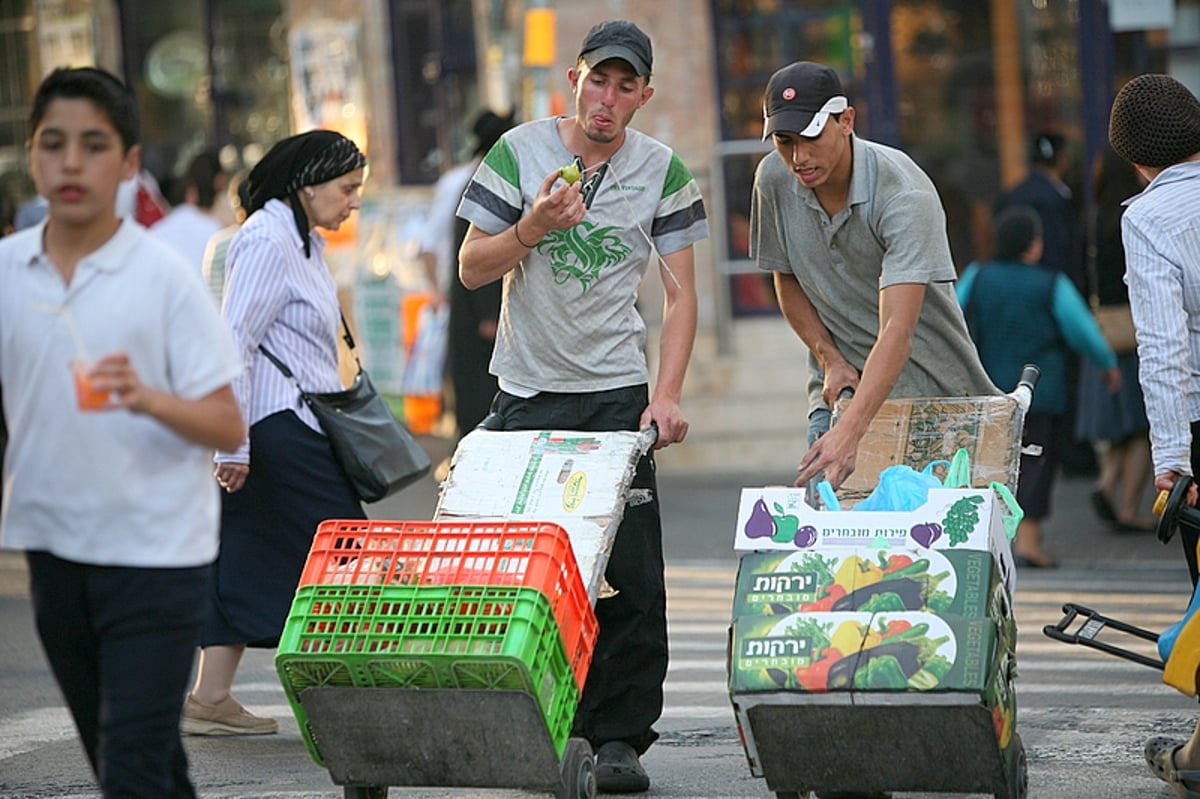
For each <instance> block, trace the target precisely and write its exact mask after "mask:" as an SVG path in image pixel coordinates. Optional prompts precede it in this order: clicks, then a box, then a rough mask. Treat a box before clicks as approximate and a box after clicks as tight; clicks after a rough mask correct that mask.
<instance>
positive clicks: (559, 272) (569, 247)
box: [537, 220, 632, 294]
mask: <svg viewBox="0 0 1200 799" xmlns="http://www.w3.org/2000/svg"><path fill="white" fill-rule="evenodd" d="M619 230H620V228H619V227H617V226H608V227H597V226H596V224H595V223H591V222H588V221H586V220H584V221H583V222H580V223H579V224H578V225H575V226H574V227H571V228H568V229H566V230H552V231H550V233H549V235H547V236H546V238H545V239H543V240H542V242H541V243H540V244H539V245H538V248H537V249H538V252H539V253H540V254H541V255H544V256H545V257H546V258H548V259H549V261H550V270H551V271H552V272H553V273H554V282H555V283H557V284H558V285H560V286H561V285H563V284H564V283H566V282H567V281H569V280H571V278H575V279H577V280H578V281H579V285H580V286H581V287H582V289H583V292H584V293H585V294H586V293H587V290H588V289H589V288H591V287H592V284H593V283H595V282H596V280H597V279H599V277H600V272H601V271H603V270H604V269H605V268H606V267H609V266H613V265H614V264H616V263H618V262H620V261H621V259H622V258H624V257H625V256H626V255H629V253H630V252H631V250H632V248H631V247H630V246H629V245H627V244H625V243H624V242H623V241H621V237H620V235H619V234H618V232H617V231H619Z"/></svg>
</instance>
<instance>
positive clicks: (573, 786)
mask: <svg viewBox="0 0 1200 799" xmlns="http://www.w3.org/2000/svg"><path fill="white" fill-rule="evenodd" d="M560 770H561V772H562V784H561V785H559V787H558V799H596V760H595V758H594V757H592V745H591V744H590V743H588V742H587V740H586V739H584V738H569V739H568V740H567V748H566V750H565V751H563V757H562V766H561V769H560Z"/></svg>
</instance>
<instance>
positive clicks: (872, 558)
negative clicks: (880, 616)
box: [733, 546, 1010, 617]
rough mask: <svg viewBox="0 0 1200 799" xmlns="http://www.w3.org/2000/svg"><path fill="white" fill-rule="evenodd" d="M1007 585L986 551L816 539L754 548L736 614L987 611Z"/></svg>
mask: <svg viewBox="0 0 1200 799" xmlns="http://www.w3.org/2000/svg"><path fill="white" fill-rule="evenodd" d="M1000 585H1001V582H1000V574H999V571H998V569H997V566H996V563H995V559H994V558H993V557H992V554H991V553H990V552H983V551H980V550H945V549H919V548H916V547H896V548H870V547H849V548H847V547H841V546H825V547H822V546H817V547H814V548H813V549H806V550H802V551H798V552H747V553H746V554H744V555H742V557H741V563H740V564H739V566H738V578H737V586H736V588H735V591H734V601H733V615H734V616H735V617H737V616H743V615H784V614H788V613H796V612H805V613H814V612H823V611H863V612H881V611H899V610H929V611H933V612H937V613H951V614H955V615H959V616H966V617H971V616H984V615H988V614H989V613H993V614H994V613H997V612H999V613H1000V614H1001V615H1004V614H1005V613H1008V612H1010V611H1008V610H1007V603H1005V604H1006V607H1005V608H1001V609H999V610H996V609H994V608H993V606H994V605H995V604H996V601H995V596H994V591H995V589H996V588H997V587H999V586H1000Z"/></svg>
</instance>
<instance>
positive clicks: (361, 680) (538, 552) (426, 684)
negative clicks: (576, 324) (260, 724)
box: [276, 429, 655, 799]
mask: <svg viewBox="0 0 1200 799" xmlns="http://www.w3.org/2000/svg"><path fill="white" fill-rule="evenodd" d="M654 435H655V434H654V431H653V429H650V430H646V431H641V432H639V433H632V432H615V433H602V434H597V433H577V432H571V431H566V432H563V431H530V432H524V433H512V432H490V431H475V432H472V433H471V434H469V435H468V436H466V437H464V439H463V440H462V441H461V442H460V443H459V446H458V449H457V450H456V452H455V455H454V458H453V459H452V465H451V471H450V474H449V476H448V477H447V479H446V481H445V482H444V483H443V484H442V489H441V496H440V498H439V502H438V509H437V511H436V513H435V518H434V520H433V521H430V522H396V521H391V522H389V521H374V520H368V521H364V520H354V521H339V520H330V521H327V522H325V523H323V524H322V525H321V527H320V529H319V530H318V533H317V535H316V537H315V538H314V541H313V546H312V550H311V551H310V553H309V558H308V562H307V563H306V566H305V571H304V574H303V576H302V577H301V580H300V586H299V588H298V589H297V595H296V598H295V600H294V602H293V606H292V610H291V613H290V615H289V618H288V622H287V626H286V627H285V631H284V634H283V636H282V637H281V641H280V647H279V651H278V654H277V656H276V668H277V671H278V673H279V676H280V679H281V681H282V683H283V685H284V689H285V693H286V694H287V695H288V699H289V702H290V703H291V705H292V709H293V712H294V713H295V715H296V719H297V723H298V724H299V726H300V729H301V734H302V737H303V738H304V741H305V745H306V746H307V747H308V750H309V754H310V757H311V758H312V759H313V760H314V762H316V763H317V764H318V765H321V766H324V767H326V768H327V769H328V770H329V773H330V777H331V779H332V780H333V782H334V783H335V784H337V785H341V786H344V791H345V794H344V795H345V796H346V797H347V799H382V798H383V797H386V796H387V794H388V788H389V786H428V787H478V788H512V789H524V790H533V791H544V792H546V793H551V794H553V795H554V796H555V797H557V798H558V799H593V798H594V797H595V794H596V783H595V771H594V758H593V752H592V750H591V746H590V744H589V743H588V742H587V741H586V740H584V739H581V738H574V737H570V730H571V726H572V722H573V719H574V713H575V709H576V706H577V704H578V699H579V695H580V694H581V693H582V690H583V685H584V681H585V678H586V674H587V668H588V665H589V663H590V659H591V652H592V649H593V647H594V644H595V638H596V636H597V634H598V625H597V624H596V619H595V613H594V610H593V605H594V603H595V601H596V599H597V598H598V596H600V595H602V594H601V592H602V590H603V587H604V580H603V575H604V570H605V566H606V565H607V561H608V553H609V551H610V550H611V547H612V542H613V538H614V537H615V535H616V529H617V526H618V524H619V523H620V519H621V517H622V514H623V511H624V502H625V495H626V493H627V492H628V490H629V486H630V483H631V481H632V479H633V473H634V469H635V467H636V464H637V460H638V458H640V457H641V455H643V454H644V453H645V452H646V451H647V450H648V449H649V447H650V446H651V445H652V444H653V442H654ZM482 476H486V478H487V479H486V480H482V479H481V477H482ZM543 500H544V501H543ZM564 503H567V504H570V505H572V507H573V508H575V509H581V510H584V511H588V512H587V513H585V514H584V515H583V516H582V518H581V517H578V516H570V517H569V518H568V515H566V514H563V511H562V507H563V505H564ZM589 503H591V504H590V505H589ZM555 507H557V508H558V514H557V515H556V514H555V513H554V512H553V509H554V508H555Z"/></svg>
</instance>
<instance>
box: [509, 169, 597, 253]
mask: <svg viewBox="0 0 1200 799" xmlns="http://www.w3.org/2000/svg"><path fill="white" fill-rule="evenodd" d="M559 172H560V170H557V169H556V170H554V171H553V172H551V173H550V174H549V175H547V176H546V178H545V179H544V180H543V181H542V185H541V186H539V187H538V190H537V194H536V195H534V198H533V207H532V208H531V209H530V211H529V213H528V214H527V215H526V216H525V217H524V218H523V219H522V220H521V240H522V241H524V242H540V241H541V240H542V239H543V238H545V237H546V234H547V233H549V232H550V231H551V230H566V229H567V228H569V227H574V226H575V225H578V224H579V223H580V222H581V221H583V217H584V214H586V213H587V206H585V205H584V202H583V194H582V189H583V182H582V181H580V180H579V179H578V178H576V180H575V182H574V183H568V182H567V181H566V179H565V178H562V177H561V176H560V175H559ZM560 180H561V181H562V183H560V184H559V185H558V186H557V187H556V186H555V185H554V184H555V183H558V182H559V181H560Z"/></svg>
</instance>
